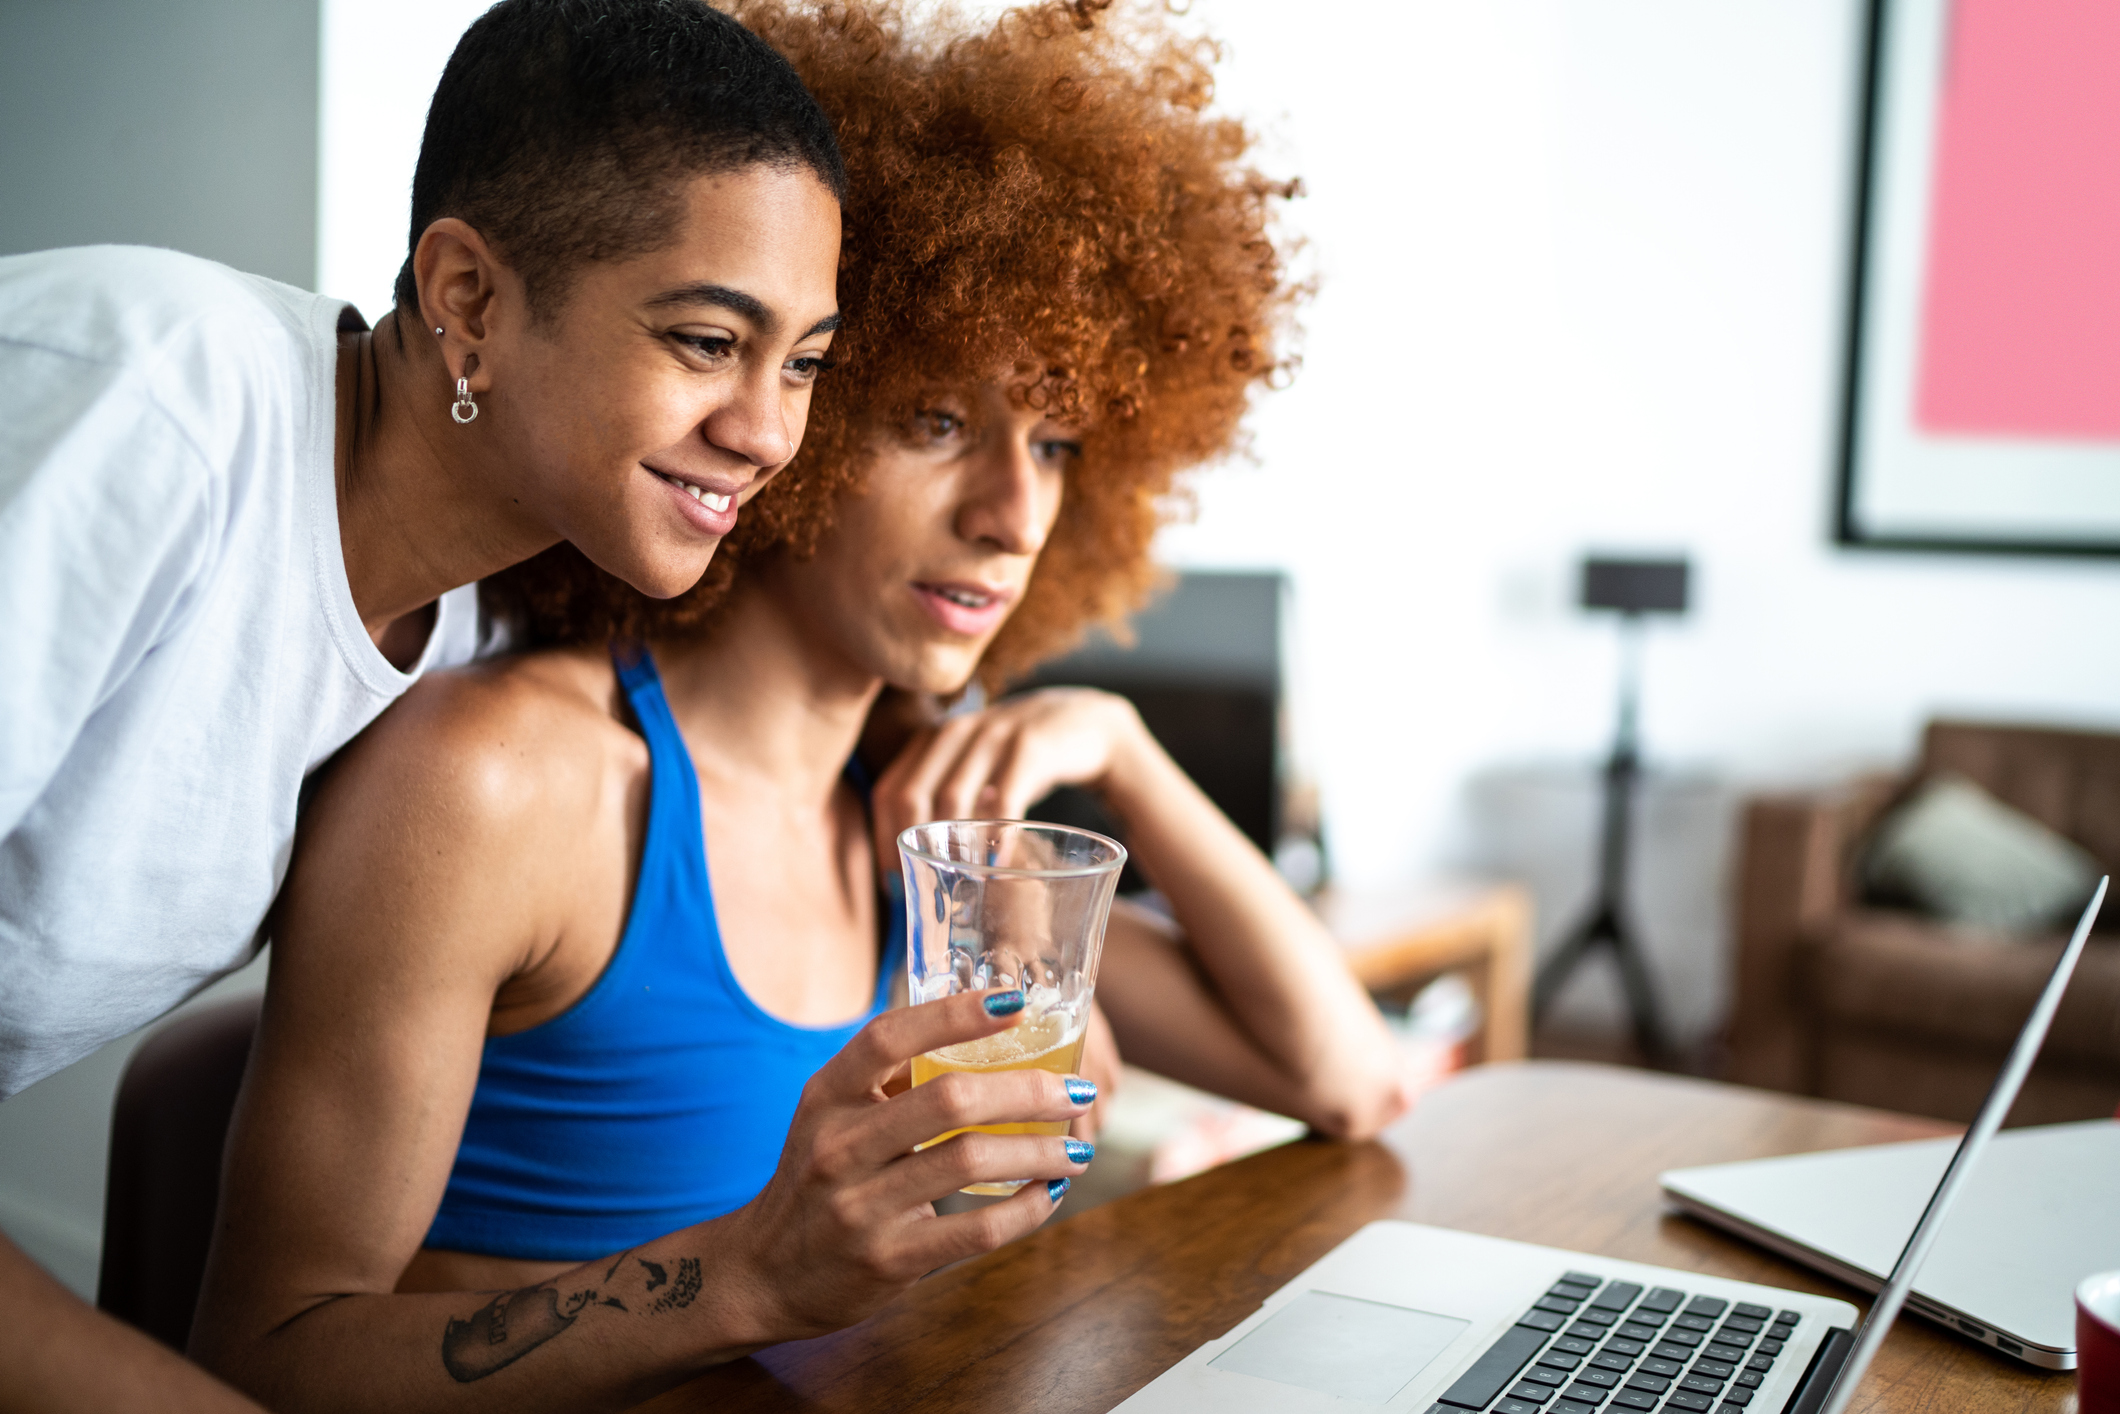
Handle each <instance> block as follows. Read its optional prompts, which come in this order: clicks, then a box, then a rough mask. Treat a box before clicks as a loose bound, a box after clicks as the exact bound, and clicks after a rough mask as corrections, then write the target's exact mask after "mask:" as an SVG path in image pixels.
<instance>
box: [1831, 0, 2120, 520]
mask: <svg viewBox="0 0 2120 1414" xmlns="http://www.w3.org/2000/svg"><path fill="white" fill-rule="evenodd" d="M1859 173H1860V176H1859V185H1858V190H1857V202H1858V208H1857V217H1856V242H1855V274H1854V281H1853V307H1852V311H1851V318H1850V323H1849V330H1850V333H1849V348H1848V364H1847V389H1846V404H1845V420H1844V425H1843V435H1842V445H1841V471H1840V505H1839V516H1838V527H1837V534H1838V539H1839V540H1840V541H1841V542H1842V543H1844V544H1849V545H1865V546H1879V547H1888V548H1902V549H1918V550H1969V551H1984V552H1992V553H2021V554H2066V555H2120V4H2108V3H2095V4H2086V3H2083V0H1871V8H1870V15H1869V54H1868V84H1867V95H1866V101H1865V106H1864V116H1863V130H1862V152H1861V159H1860V166H1859Z"/></svg>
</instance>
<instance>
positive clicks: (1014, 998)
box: [985, 988, 1023, 1016]
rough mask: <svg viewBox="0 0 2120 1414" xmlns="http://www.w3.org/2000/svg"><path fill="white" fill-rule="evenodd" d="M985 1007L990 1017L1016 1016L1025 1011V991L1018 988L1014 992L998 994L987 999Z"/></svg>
mask: <svg viewBox="0 0 2120 1414" xmlns="http://www.w3.org/2000/svg"><path fill="white" fill-rule="evenodd" d="M985 1005H986V1014H987V1015H988V1016H1014V1015H1015V1014H1016V1013H1017V1012H1019V1011H1021V1010H1023V991H1022V989H1021V988H1017V989H1016V990H1014V991H1008V992H996V993H994V994H993V995H992V996H990V997H988V998H987V999H986V1003H985Z"/></svg>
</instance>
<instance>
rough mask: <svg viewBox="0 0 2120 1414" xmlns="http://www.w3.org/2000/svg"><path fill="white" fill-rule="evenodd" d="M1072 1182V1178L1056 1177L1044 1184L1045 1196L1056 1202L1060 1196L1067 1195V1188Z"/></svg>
mask: <svg viewBox="0 0 2120 1414" xmlns="http://www.w3.org/2000/svg"><path fill="white" fill-rule="evenodd" d="M1073 1182H1074V1180H1072V1179H1067V1178H1056V1179H1054V1180H1053V1181H1052V1182H1051V1183H1048V1184H1046V1185H1045V1196H1046V1197H1047V1198H1048V1199H1050V1200H1051V1201H1053V1202H1055V1203H1057V1202H1059V1201H1060V1200H1061V1199H1062V1198H1065V1197H1066V1196H1067V1190H1068V1188H1069V1186H1070V1185H1071V1184H1072V1183H1073Z"/></svg>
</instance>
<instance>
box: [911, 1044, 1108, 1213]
mask: <svg viewBox="0 0 2120 1414" xmlns="http://www.w3.org/2000/svg"><path fill="white" fill-rule="evenodd" d="M1072 1020H1073V1018H1071V1017H1069V1016H1068V1015H1067V1014H1066V1013H1065V1012H1062V1011H1049V1012H1047V1013H1045V1015H1043V1016H1029V1017H1025V1018H1024V1019H1023V1020H1022V1021H1020V1022H1018V1023H1017V1024H1016V1025H1014V1026H1012V1027H1010V1028H1009V1029H1008V1030H1006V1031H1002V1032H998V1033H997V1034H995V1035H992V1036H988V1037H986V1038H984V1039H983V1040H978V1041H966V1042H965V1043H963V1044H962V1045H958V1046H945V1047H943V1048H942V1049H941V1050H939V1051H929V1052H928V1053H927V1054H926V1055H919V1056H914V1057H913V1083H914V1084H915V1085H925V1084H927V1083H928V1082H929V1081H930V1080H933V1079H934V1078H935V1077H936V1076H938V1075H947V1074H949V1073H950V1072H951V1071H953V1070H966V1071H974V1072H979V1073H987V1072H992V1071H1002V1070H1048V1071H1051V1072H1052V1073H1053V1074H1055V1075H1073V1074H1075V1073H1076V1072H1077V1070H1078V1068H1079V1067H1080V1066H1081V1064H1082V1042H1083V1039H1084V1038H1085V1037H1086V1036H1087V1035H1088V1030H1087V1028H1086V1027H1082V1026H1075V1027H1073V1028H1072V1029H1070V1027H1069V1022H1070V1021H1072ZM966 1128H969V1129H976V1130H978V1131H979V1132H980V1133H982V1134H1065V1133H1067V1121H1066V1120H1064V1119H1053V1120H1044V1119H1041V1120H1026V1121H1023V1122H1020V1123H1014V1124H974V1125H968V1126H966ZM964 1132H965V1130H963V1129H953V1130H951V1131H950V1132H949V1133H948V1134H938V1135H936V1136H935V1137H934V1138H933V1139H930V1140H928V1142H927V1143H926V1144H921V1145H917V1146H915V1147H917V1148H921V1149H925V1148H927V1147H928V1146H929V1145H932V1144H940V1143H941V1142H942V1141H943V1140H945V1139H949V1138H952V1137H954V1136H956V1135H959V1134H962V1133H964ZM1022 1186H1023V1180H1020V1179H1019V1180H1016V1181H1015V1182H1008V1183H974V1184H969V1185H967V1186H966V1187H965V1189H964V1190H963V1191H964V1192H966V1193H983V1194H988V1195H997V1194H1008V1193H1014V1192H1015V1191H1016V1190H1017V1189H1019V1188H1021V1187H1022Z"/></svg>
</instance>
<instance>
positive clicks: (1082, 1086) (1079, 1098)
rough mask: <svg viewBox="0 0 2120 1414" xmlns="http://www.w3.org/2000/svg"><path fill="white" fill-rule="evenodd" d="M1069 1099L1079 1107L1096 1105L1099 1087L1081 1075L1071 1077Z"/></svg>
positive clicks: (1068, 1091)
mask: <svg viewBox="0 0 2120 1414" xmlns="http://www.w3.org/2000/svg"><path fill="white" fill-rule="evenodd" d="M1017 1005H1018V1006H1021V1005H1022V1003H1021V1002H1018V1003H1017ZM1067 1098H1068V1099H1069V1101H1070V1102H1072V1103H1074V1104H1077V1105H1090V1104H1095V1103H1096V1100H1097V1087H1096V1085H1095V1084H1094V1083H1092V1082H1090V1081H1087V1080H1084V1079H1083V1078H1082V1077H1081V1076H1079V1075H1071V1076H1069V1077H1068V1079H1067Z"/></svg>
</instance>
